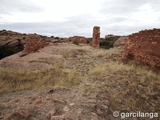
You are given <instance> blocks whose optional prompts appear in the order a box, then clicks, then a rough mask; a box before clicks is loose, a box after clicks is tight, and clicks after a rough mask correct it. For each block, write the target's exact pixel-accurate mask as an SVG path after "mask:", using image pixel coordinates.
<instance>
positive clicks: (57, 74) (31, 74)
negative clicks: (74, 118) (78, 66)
mask: <svg viewBox="0 0 160 120" xmlns="http://www.w3.org/2000/svg"><path fill="white" fill-rule="evenodd" d="M0 76H1V77H0V88H1V89H0V92H12V91H20V90H25V89H39V88H42V87H49V86H64V87H72V86H75V85H78V84H79V83H80V82H81V76H80V75H79V74H78V73H76V71H73V70H71V69H67V68H65V65H63V64H61V63H57V64H55V65H53V67H52V68H49V69H40V70H24V69H9V68H0Z"/></svg>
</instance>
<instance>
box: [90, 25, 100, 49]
mask: <svg viewBox="0 0 160 120" xmlns="http://www.w3.org/2000/svg"><path fill="white" fill-rule="evenodd" d="M91 44H92V46H93V47H98V48H99V45H100V27H99V26H94V28H93V37H92V43H91Z"/></svg>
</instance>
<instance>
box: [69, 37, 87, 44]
mask: <svg viewBox="0 0 160 120" xmlns="http://www.w3.org/2000/svg"><path fill="white" fill-rule="evenodd" d="M68 41H69V42H72V43H73V42H74V41H77V42H78V43H83V44H88V43H89V40H88V39H87V38H85V37H83V36H73V37H69V38H68Z"/></svg>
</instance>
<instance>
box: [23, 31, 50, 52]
mask: <svg viewBox="0 0 160 120" xmlns="http://www.w3.org/2000/svg"><path fill="white" fill-rule="evenodd" d="M46 45H47V42H46V41H45V40H44V39H42V38H41V37H40V36H39V35H35V34H30V35H28V36H27V37H26V42H25V45H24V50H23V51H24V52H25V53H30V52H33V51H36V50H38V49H40V48H43V47H45V46H46Z"/></svg>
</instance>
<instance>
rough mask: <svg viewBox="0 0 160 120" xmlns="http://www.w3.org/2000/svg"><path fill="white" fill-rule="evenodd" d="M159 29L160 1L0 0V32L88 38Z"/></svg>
mask: <svg viewBox="0 0 160 120" xmlns="http://www.w3.org/2000/svg"><path fill="white" fill-rule="evenodd" d="M94 26H100V29H101V37H104V36H105V35H107V34H117V35H129V34H131V33H134V32H138V31H140V30H143V29H152V28H160V0H0V30H2V29H6V30H13V31H17V32H22V33H38V34H42V35H48V36H51V35H53V36H59V37H69V36H74V35H80V36H86V37H92V32H93V27H94Z"/></svg>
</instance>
